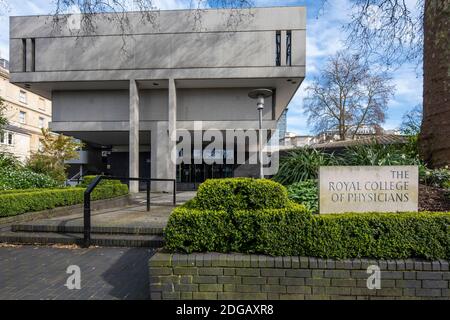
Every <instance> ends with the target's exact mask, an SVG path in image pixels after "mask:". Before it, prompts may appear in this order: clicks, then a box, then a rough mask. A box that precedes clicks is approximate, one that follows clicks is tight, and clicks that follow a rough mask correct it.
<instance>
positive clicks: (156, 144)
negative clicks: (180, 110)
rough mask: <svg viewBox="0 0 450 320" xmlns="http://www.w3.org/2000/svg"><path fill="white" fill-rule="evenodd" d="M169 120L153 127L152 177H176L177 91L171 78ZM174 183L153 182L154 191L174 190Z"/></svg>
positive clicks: (159, 122) (168, 107)
mask: <svg viewBox="0 0 450 320" xmlns="http://www.w3.org/2000/svg"><path fill="white" fill-rule="evenodd" d="M168 95H169V99H168V106H167V112H168V117H167V119H168V121H158V122H157V123H156V124H155V125H154V126H153V128H152V133H151V135H152V136H151V138H152V142H151V143H152V168H151V171H152V178H160V179H175V178H176V159H177V149H176V148H177V146H176V139H177V136H176V131H177V128H176V122H177V91H176V86H175V80H174V79H169V90H168ZM172 190H173V183H171V182H153V183H152V191H157V192H158V191H159V192H172Z"/></svg>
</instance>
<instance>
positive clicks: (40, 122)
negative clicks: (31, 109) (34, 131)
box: [38, 117, 45, 129]
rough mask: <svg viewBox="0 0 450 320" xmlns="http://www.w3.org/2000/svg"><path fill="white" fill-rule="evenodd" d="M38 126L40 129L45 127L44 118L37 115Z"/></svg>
mask: <svg viewBox="0 0 450 320" xmlns="http://www.w3.org/2000/svg"><path fill="white" fill-rule="evenodd" d="M38 127H39V128H40V129H42V128H44V127H45V119H44V118H42V117H39V123H38Z"/></svg>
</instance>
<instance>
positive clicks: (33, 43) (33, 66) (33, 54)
mask: <svg viewBox="0 0 450 320" xmlns="http://www.w3.org/2000/svg"><path fill="white" fill-rule="evenodd" d="M35 71H36V40H35V39H31V72H35Z"/></svg>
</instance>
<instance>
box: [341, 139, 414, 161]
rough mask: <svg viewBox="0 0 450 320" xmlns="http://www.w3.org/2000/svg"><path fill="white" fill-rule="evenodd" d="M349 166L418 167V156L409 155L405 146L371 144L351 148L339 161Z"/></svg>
mask: <svg viewBox="0 0 450 320" xmlns="http://www.w3.org/2000/svg"><path fill="white" fill-rule="evenodd" d="M339 162H340V163H341V165H348V166H365V165H366V166H389V165H418V164H420V160H419V157H418V156H417V154H411V153H409V150H407V149H405V147H404V146H399V145H381V144H371V145H368V146H363V145H361V146H353V147H349V148H347V149H346V150H345V152H344V153H343V154H342V156H341V159H339Z"/></svg>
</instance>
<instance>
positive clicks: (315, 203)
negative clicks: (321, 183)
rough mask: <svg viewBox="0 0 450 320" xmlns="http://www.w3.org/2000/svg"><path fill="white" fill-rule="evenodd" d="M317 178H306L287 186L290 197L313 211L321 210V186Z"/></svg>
mask: <svg viewBox="0 0 450 320" xmlns="http://www.w3.org/2000/svg"><path fill="white" fill-rule="evenodd" d="M317 183H318V181H317V180H306V181H302V182H297V183H294V184H291V185H290V186H288V187H287V190H288V196H289V199H291V200H292V201H295V202H296V203H299V204H303V205H304V206H305V207H306V208H307V209H308V210H310V211H311V212H314V213H317V212H318V211H319V196H318V194H319V187H318V185H317Z"/></svg>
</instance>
